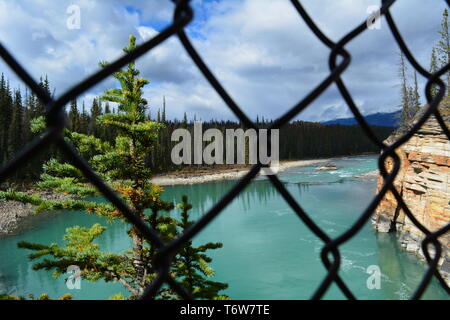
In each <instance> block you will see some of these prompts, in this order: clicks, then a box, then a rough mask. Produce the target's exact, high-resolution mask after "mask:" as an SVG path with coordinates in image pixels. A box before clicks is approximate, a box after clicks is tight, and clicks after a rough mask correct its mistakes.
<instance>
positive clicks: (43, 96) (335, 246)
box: [0, 0, 450, 299]
mask: <svg viewBox="0 0 450 320" xmlns="http://www.w3.org/2000/svg"><path fill="white" fill-rule="evenodd" d="M445 1H446V3H447V5H448V6H450V0H445ZM173 2H174V4H175V7H174V16H173V21H172V23H171V24H170V25H169V26H168V27H166V28H165V29H164V30H163V31H161V32H160V33H159V34H157V35H156V36H154V37H153V38H152V39H150V40H148V41H146V42H145V43H143V44H142V45H140V46H139V47H137V48H136V49H135V50H133V51H132V52H130V53H128V54H126V55H124V56H122V57H121V58H119V59H118V60H116V61H114V62H113V63H111V64H109V65H108V66H107V67H105V68H103V69H101V70H99V71H98V72H96V73H94V74H93V75H91V76H89V77H88V78H86V79H85V80H84V81H82V82H80V83H78V84H77V85H75V86H74V87H72V88H71V89H69V90H68V91H67V92H65V93H64V94H62V95H61V96H60V97H59V98H57V99H53V98H52V97H50V96H49V95H48V94H47V93H46V92H44V90H43V89H42V88H41V87H40V86H39V85H38V83H37V82H35V81H34V80H33V79H32V77H31V76H30V74H29V73H28V72H27V71H26V70H25V69H24V68H23V67H22V66H21V65H20V64H19V63H18V62H17V60H16V59H15V58H14V57H13V55H12V54H10V53H9V52H8V50H6V48H5V47H4V46H3V44H1V43H0V56H1V57H2V58H3V60H4V61H5V62H6V64H7V65H8V66H9V67H10V68H11V69H12V70H13V71H14V72H15V73H16V75H17V76H18V77H19V78H20V79H21V80H22V81H23V82H25V84H26V85H28V87H29V88H30V89H31V90H32V91H33V92H34V94H36V96H37V97H38V99H40V100H41V101H42V102H43V103H45V105H46V118H47V124H48V128H47V129H46V131H45V132H44V133H43V134H42V135H41V136H39V137H38V138H36V139H34V140H33V141H31V142H29V143H28V144H27V145H26V146H25V147H24V148H23V149H22V150H21V151H19V152H18V153H17V154H16V155H15V156H14V157H13V158H12V159H11V160H10V161H9V162H8V163H6V164H5V165H4V166H3V167H2V168H1V169H0V183H1V182H2V181H5V179H7V178H8V177H9V176H10V175H12V174H13V173H14V172H15V171H17V170H19V169H20V168H21V167H22V166H23V165H25V164H26V162H27V161H28V160H29V159H30V158H31V157H34V156H36V155H37V154H38V153H39V152H41V151H42V149H43V148H46V147H48V146H50V145H56V146H57V147H58V148H59V149H60V150H61V151H62V152H63V153H64V154H65V155H67V156H68V158H69V159H70V161H71V163H72V164H73V165H74V166H76V167H77V168H78V169H80V170H81V171H82V172H83V174H84V175H85V176H86V178H87V179H88V180H89V181H90V182H91V183H92V184H93V185H94V186H95V187H96V188H97V189H98V190H99V192H101V193H102V194H103V195H104V196H105V197H106V198H107V199H108V200H109V201H110V202H111V203H112V204H114V205H115V206H116V207H117V208H118V209H119V210H120V211H121V212H122V214H123V215H124V216H125V217H126V218H127V219H128V221H129V222H130V223H132V224H133V225H134V226H135V227H136V228H137V229H138V230H139V232H141V234H142V235H143V236H144V237H146V238H147V239H148V241H150V242H151V243H152V244H153V245H155V246H156V247H157V248H158V250H159V254H158V255H157V257H156V259H155V261H153V263H154V265H155V266H156V267H157V271H158V276H157V277H156V278H155V280H154V281H153V282H152V283H151V284H149V285H148V286H147V287H146V288H145V290H144V292H143V294H142V295H141V297H140V298H141V299H149V298H152V297H154V296H155V295H156V293H157V291H158V290H159V289H160V288H161V287H162V286H163V285H165V284H167V285H169V286H170V287H171V288H172V289H173V290H174V291H176V292H177V293H178V294H179V295H180V296H181V297H182V298H184V299H192V298H193V297H192V295H191V293H190V292H188V291H186V290H185V289H184V288H183V287H182V286H181V285H180V284H179V283H178V282H177V281H176V280H175V279H173V278H172V277H171V276H170V275H169V269H170V266H171V260H172V257H173V253H174V252H176V251H177V249H178V248H180V247H181V246H182V245H183V244H184V243H186V242H187V241H189V240H191V239H192V238H193V237H194V236H195V235H197V234H198V233H199V232H201V231H202V230H203V229H204V228H205V227H206V226H207V225H208V224H209V223H210V222H211V221H212V220H213V219H214V218H215V217H216V216H217V215H219V214H220V213H221V212H222V210H223V209H224V208H225V207H226V206H227V205H228V204H230V202H231V201H233V199H234V198H235V197H236V196H237V195H238V194H239V193H240V192H241V191H242V190H243V189H244V188H245V187H246V186H247V185H248V184H249V183H250V182H251V181H252V180H253V179H254V178H255V177H256V175H257V174H258V172H259V171H260V169H261V168H262V167H264V166H265V165H263V164H261V163H258V164H256V165H254V166H253V167H252V168H251V170H250V171H249V172H248V173H247V174H246V175H245V176H244V177H243V178H242V179H240V180H239V182H238V183H237V184H236V185H235V186H234V187H233V188H232V189H231V190H230V191H229V192H228V193H227V194H226V195H224V196H223V197H222V198H221V200H220V201H219V202H218V203H217V204H216V205H215V206H214V207H213V208H211V209H210V210H209V211H207V212H206V213H205V214H204V215H203V216H202V217H201V218H200V219H199V220H198V221H197V222H196V223H195V224H193V225H192V226H191V227H190V228H189V229H188V230H186V231H185V232H184V233H183V234H182V235H181V236H179V237H178V238H176V239H175V240H172V241H171V242H170V243H164V242H163V241H162V239H161V238H160V236H159V235H158V233H157V232H156V231H155V230H153V229H151V228H150V227H149V226H148V224H146V223H145V222H144V221H143V220H141V218H139V217H138V216H137V215H135V214H134V213H133V211H132V210H131V209H130V208H129V207H128V206H127V205H126V204H125V203H124V202H123V201H122V200H121V199H120V198H119V196H118V195H117V194H116V193H115V192H114V191H113V190H112V189H111V188H110V187H108V186H107V184H106V183H105V182H104V181H103V180H102V179H101V178H100V177H99V176H98V175H97V174H96V173H95V172H94V170H93V169H92V168H91V167H90V166H89V164H88V163H87V162H86V160H85V159H83V158H82V157H81V156H80V155H79V154H78V153H77V151H76V150H75V148H74V147H73V146H71V145H70V144H68V143H67V142H66V141H65V140H64V139H63V129H64V128H65V125H66V118H65V111H64V108H65V105H66V104H67V103H69V102H70V101H71V100H73V99H75V98H76V97H77V96H79V95H80V94H82V93H83V92H85V91H86V90H88V89H90V88H91V87H93V86H95V85H96V84H98V83H99V82H101V81H102V80H104V79H106V78H107V77H109V76H110V75H112V74H113V73H114V72H116V71H118V70H119V69H120V68H122V67H124V66H125V65H127V64H128V63H130V62H132V61H134V60H136V59H137V58H139V57H141V56H143V55H144V54H146V53H147V52H149V51H150V50H152V49H154V48H155V47H157V46H158V45H160V44H161V43H163V42H164V41H165V40H167V39H168V38H170V37H175V36H176V37H178V39H179V40H180V41H181V43H182V45H183V47H184V48H185V50H186V51H187V53H188V55H189V56H190V57H191V59H192V61H193V62H194V63H195V65H196V66H197V67H198V68H199V70H200V71H201V72H202V74H203V75H204V77H205V78H206V80H207V81H208V82H209V83H210V85H211V86H212V87H213V88H214V90H215V91H216V92H217V93H218V94H219V95H220V97H221V98H222V99H223V100H224V102H225V103H226V105H227V106H228V107H229V108H230V110H231V111H232V112H233V113H234V114H235V115H236V116H237V117H238V119H239V120H240V121H241V122H242V124H243V125H244V126H245V127H246V128H253V129H258V126H257V125H256V124H255V123H254V122H252V121H251V120H250V119H249V118H248V117H247V115H246V114H245V113H244V111H243V110H242V109H241V108H240V107H239V105H238V104H237V103H236V102H235V101H234V100H233V99H232V98H231V96H230V95H229V94H228V93H227V91H226V90H225V89H224V88H223V87H222V85H221V83H220V82H219V81H218V79H217V78H216V77H215V76H214V75H213V73H212V72H211V71H210V69H209V68H208V66H207V65H206V64H205V62H204V61H203V60H202V58H201V56H200V55H199V53H198V52H197V51H196V49H195V48H194V46H193V45H192V43H191V41H190V39H189V37H188V36H187V34H186V32H185V28H186V27H187V26H188V25H189V23H190V22H191V21H192V19H193V16H194V11H193V9H192V7H191V6H190V0H173ZM291 2H292V4H293V7H294V8H295V10H296V11H297V12H298V14H299V16H300V18H301V19H303V21H304V22H305V23H306V24H307V25H308V27H309V28H310V29H311V32H313V33H314V34H315V36H316V37H317V38H318V39H319V40H320V41H321V42H323V43H324V44H325V45H326V46H327V47H328V48H329V49H330V54H329V60H328V65H329V69H330V73H329V74H328V76H327V77H326V78H325V79H324V80H323V81H322V82H321V83H320V84H319V85H318V86H317V87H315V88H314V90H312V91H311V92H310V93H309V94H308V95H306V96H305V97H304V98H303V99H302V100H300V101H299V102H298V103H297V104H296V105H295V106H293V107H292V108H291V109H289V111H288V112H286V113H285V114H284V115H283V116H281V117H280V118H278V119H277V120H275V121H274V122H273V124H272V126H271V128H269V129H280V128H281V127H282V126H284V125H285V124H287V123H288V122H289V121H290V120H292V119H293V118H294V117H295V116H297V115H298V114H299V113H300V112H301V111H302V110H304V109H305V108H307V107H308V106H309V105H311V103H312V102H313V101H314V100H315V99H316V98H317V97H319V96H320V95H321V94H322V93H323V92H324V91H325V90H326V89H327V88H329V87H330V86H331V85H332V84H336V85H337V87H338V89H339V92H340V94H341V96H342V98H343V99H344V100H345V102H346V103H347V105H348V107H349V108H350V110H351V112H352V113H353V115H354V117H355V119H356V120H357V122H358V124H359V126H361V128H362V129H363V131H364V132H365V134H366V135H367V136H368V137H369V138H370V140H371V141H372V142H373V143H374V144H376V145H377V146H378V147H379V148H380V149H381V150H382V152H381V155H380V157H379V159H378V166H379V170H380V173H381V175H382V177H383V179H384V184H383V186H382V187H381V189H380V190H379V192H378V194H377V195H376V196H375V197H374V198H373V199H372V201H371V202H370V204H369V205H368V206H367V208H366V209H365V210H364V212H362V213H361V215H360V216H359V217H358V219H357V221H356V222H355V223H353V225H351V226H350V228H349V229H347V231H345V232H344V233H342V234H341V235H339V236H338V237H336V238H331V237H330V236H329V235H327V234H326V232H325V231H324V230H322V229H321V228H319V227H318V225H317V224H316V223H315V222H314V221H313V220H312V219H311V217H310V216H309V215H308V214H307V213H306V212H305V211H304V210H303V209H302V207H301V205H300V204H299V203H298V202H297V201H296V200H294V198H293V197H292V195H291V194H290V193H289V192H288V191H287V189H286V188H285V187H284V185H283V183H282V182H281V181H280V180H279V178H278V177H277V175H269V176H268V178H269V179H270V181H271V183H272V184H273V186H274V187H275V188H276V189H277V191H278V192H279V193H280V194H281V195H282V197H283V198H284V199H285V201H286V202H287V203H288V204H289V206H290V207H291V208H292V210H293V211H294V212H295V213H296V214H297V216H298V217H299V218H300V219H301V220H302V221H303V223H304V224H306V225H307V226H308V227H309V228H310V229H311V231H312V232H314V234H315V235H316V236H317V237H318V238H320V239H321V240H322V241H323V243H324V246H323V248H322V250H321V260H322V263H323V264H324V266H325V268H326V269H327V270H328V272H327V275H326V276H325V278H324V279H323V280H322V281H321V282H320V284H319V285H318V288H317V289H316V290H315V292H313V293H312V296H311V299H321V298H322V297H323V296H324V294H325V293H326V292H327V290H328V289H329V288H330V286H331V284H332V283H333V282H334V283H336V284H337V286H338V287H339V289H340V290H341V291H342V293H343V294H344V295H345V297H346V298H348V299H356V298H357V297H356V296H355V295H354V294H353V293H352V291H351V290H350V289H349V287H348V286H347V284H346V283H345V282H344V281H343V280H342V278H341V277H340V276H339V267H340V264H341V254H340V251H339V246H341V245H342V244H343V243H345V242H346V241H348V240H349V239H351V238H352V237H353V236H354V235H355V234H356V233H357V232H359V231H360V230H361V228H362V227H363V226H364V225H365V224H366V223H367V222H368V221H369V220H370V217H371V215H372V213H373V212H374V210H375V209H376V208H377V206H378V205H379V203H380V201H381V200H382V199H383V197H384V196H385V195H386V193H387V192H391V193H392V194H393V196H394V197H395V199H396V200H397V202H398V204H399V205H400V207H401V209H402V210H403V211H404V213H405V215H406V216H407V217H408V218H409V219H410V220H411V221H412V223H413V224H414V225H415V226H416V227H417V228H418V229H419V230H420V231H421V232H423V233H424V235H425V238H424V240H423V241H422V250H423V253H424V256H425V258H426V260H427V263H428V268H427V271H426V272H425V274H424V276H423V278H422V280H421V282H420V284H419V286H418V287H417V288H416V290H415V292H414V294H413V295H412V297H411V299H419V298H420V297H421V296H422V294H423V293H424V291H425V290H426V288H427V287H428V285H429V284H430V281H431V279H432V278H433V276H434V277H436V278H437V279H438V281H439V283H440V284H441V285H442V287H443V288H444V289H445V291H446V292H447V293H450V288H449V287H448V286H447V284H446V282H445V280H444V279H443V278H442V276H441V274H440V273H439V271H438V268H437V266H438V263H439V259H440V258H441V255H442V246H441V244H440V242H439V241H438V240H439V237H440V236H442V235H444V234H445V233H447V232H448V231H449V229H450V223H448V224H446V225H445V226H444V227H442V228H441V229H439V230H435V231H433V232H431V231H430V230H428V229H427V228H426V227H425V226H423V225H422V224H421V223H420V222H419V221H418V220H417V219H416V217H415V215H414V213H413V212H411V210H410V209H409V208H408V206H407V205H406V204H405V202H404V201H403V199H402V197H401V195H400V194H399V192H398V191H397V189H396V188H395V187H394V185H393V182H394V179H395V177H396V176H397V174H398V172H399V169H400V166H401V163H400V161H401V160H400V158H399V156H398V155H397V154H396V153H395V149H397V148H398V147H400V146H401V145H403V144H404V143H405V142H407V141H408V140H409V139H410V138H411V137H412V136H413V134H414V133H416V132H417V131H418V130H419V129H420V128H421V126H422V125H423V124H424V123H425V122H426V121H427V119H428V118H429V117H430V116H432V115H434V117H435V118H436V119H437V121H438V123H439V125H440V126H441V128H442V130H443V132H444V133H445V135H446V137H447V138H448V139H449V140H450V131H449V129H448V127H447V126H446V124H445V122H444V120H443V118H442V116H441V114H440V112H439V110H438V105H439V103H440V102H441V101H442V100H443V98H444V95H445V93H446V88H445V84H444V83H443V81H442V80H441V79H440V77H441V76H442V75H444V74H445V73H446V72H448V71H449V70H450V64H447V65H445V66H444V67H443V68H441V69H440V70H439V71H438V72H436V73H434V74H431V73H429V72H428V71H427V70H426V69H425V68H423V67H422V66H421V65H420V64H419V63H418V62H417V60H416V59H415V57H414V55H413V54H412V53H411V51H410V50H409V49H408V46H407V45H406V43H405V41H404V40H403V38H402V36H401V34H400V32H399V30H398V29H397V26H396V23H395V21H394V19H393V17H392V15H391V13H390V11H389V10H390V8H391V6H392V5H393V4H394V3H395V2H396V0H382V1H381V9H380V15H381V16H382V17H383V16H384V17H385V19H386V21H387V24H388V26H389V29H390V31H391V33H392V35H393V37H394V39H395V41H396V42H397V44H398V46H399V48H400V50H401V51H402V52H403V54H404V55H405V56H406V58H407V59H408V61H409V63H410V64H411V65H412V66H413V67H414V68H415V70H417V72H418V73H420V74H421V75H422V76H423V77H425V78H426V79H427V85H426V92H425V94H426V99H427V107H426V110H424V112H423V114H422V116H421V117H420V119H418V121H417V122H416V123H415V124H414V125H413V127H412V128H410V130H408V132H407V133H405V134H404V135H403V136H402V137H401V138H399V139H398V140H397V141H395V142H394V143H393V144H391V145H387V144H386V143H385V142H383V141H380V140H379V139H378V138H377V136H376V135H375V134H374V132H373V131H372V129H371V127H370V126H369V125H368V123H367V122H366V121H365V119H364V117H363V116H362V115H361V113H360V111H359V109H358V107H357V106H356V104H355V103H354V101H353V98H352V96H351V94H350V93H349V91H348V89H347V87H346V85H345V83H344V81H343V80H342V78H341V76H342V74H343V72H344V71H345V70H346V69H347V67H348V66H349V65H350V60H351V55H350V53H349V52H348V51H347V50H346V49H345V46H346V45H347V44H348V43H350V42H351V41H352V40H354V39H355V38H356V37H358V36H359V35H361V34H362V33H363V32H365V31H366V30H367V29H368V24H367V22H366V20H365V19H364V21H363V22H362V23H361V24H359V25H358V26H357V27H356V28H355V29H353V30H351V31H350V32H349V33H347V34H346V35H345V36H344V37H343V38H342V39H340V40H339V41H338V42H333V41H332V40H331V39H330V38H328V37H327V36H326V35H325V34H324V33H323V32H322V31H321V30H320V28H319V27H318V26H317V25H316V24H315V22H314V20H313V19H312V18H311V17H310V16H309V15H308V13H307V12H306V11H305V9H304V7H303V6H302V4H301V3H300V1H298V0H291ZM338 61H339V62H338ZM433 86H437V87H438V88H439V93H438V94H437V95H436V96H435V97H434V98H433V97H432V95H431V89H432V87H433ZM269 140H270V139H269ZM388 158H390V159H391V160H392V161H393V163H394V165H393V168H392V170H390V171H389V172H388V170H387V169H386V168H385V160H386V159H388ZM429 246H431V247H432V248H433V249H434V250H433V251H434V252H433V254H432V253H431V251H430V248H429Z"/></svg>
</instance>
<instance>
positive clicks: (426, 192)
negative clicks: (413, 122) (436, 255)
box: [372, 116, 450, 282]
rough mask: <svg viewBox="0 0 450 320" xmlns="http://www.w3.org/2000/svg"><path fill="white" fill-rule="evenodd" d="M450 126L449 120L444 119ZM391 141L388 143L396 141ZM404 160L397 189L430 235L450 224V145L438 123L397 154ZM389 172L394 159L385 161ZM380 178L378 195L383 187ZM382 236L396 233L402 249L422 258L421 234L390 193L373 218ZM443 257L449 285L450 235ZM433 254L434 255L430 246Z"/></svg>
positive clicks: (428, 124)
mask: <svg viewBox="0 0 450 320" xmlns="http://www.w3.org/2000/svg"><path fill="white" fill-rule="evenodd" d="M444 120H445V123H446V124H447V126H449V125H450V116H445V117H444ZM395 138H396V137H390V138H388V140H387V141H386V142H387V143H389V142H392V141H394V139H395ZM397 154H398V155H399V156H400V158H401V169H400V172H399V174H398V176H397V178H396V179H395V183H394V185H395V188H396V189H397V190H398V192H399V193H400V194H401V195H402V197H403V199H404V201H405V203H406V205H407V206H408V208H409V209H410V210H411V211H412V213H413V214H414V216H415V217H416V219H417V220H418V221H419V222H420V223H421V224H422V225H423V226H425V227H426V228H427V229H428V230H430V231H436V230H438V229H440V228H443V227H444V226H445V225H446V224H448V223H450V204H449V202H450V141H449V140H448V139H447V137H446V136H445V134H444V132H443V130H442V128H441V127H440V126H439V124H438V122H437V120H436V119H435V118H434V116H432V117H431V118H430V119H429V120H428V121H427V122H426V123H425V124H424V125H423V126H422V128H421V129H420V130H419V131H418V132H417V133H416V134H414V136H413V137H412V138H411V139H410V140H409V141H408V142H407V143H406V144H404V145H403V146H402V147H401V148H399V149H398V150H397ZM386 167H387V169H388V171H389V170H391V169H392V167H393V161H392V160H391V159H387V160H386ZM383 182H384V180H383V178H382V177H381V176H380V175H379V176H378V184H377V191H379V190H380V189H381V188H382V186H383ZM372 221H373V224H374V227H375V228H376V230H377V231H379V232H390V231H397V232H398V234H399V241H400V244H401V245H402V247H404V248H405V249H406V250H407V251H409V252H414V253H417V254H419V255H420V256H422V257H423V253H422V250H421V246H420V245H421V241H422V239H424V233H422V232H421V231H420V230H419V229H418V228H417V227H416V226H415V225H414V224H413V223H412V221H411V220H410V219H409V218H408V217H407V216H406V215H405V213H404V212H403V210H402V209H400V207H399V206H398V205H397V201H396V200H395V198H394V196H393V194H392V193H391V192H388V193H387V194H386V196H385V197H384V198H383V200H382V201H381V203H380V205H379V206H378V208H377V210H376V212H375V214H374V215H373V217H372ZM439 241H440V243H441V244H442V249H443V254H442V259H441V260H440V261H439V266H440V270H441V273H442V274H443V275H444V276H445V277H446V280H447V282H449V279H450V277H449V274H450V232H447V233H446V234H444V235H442V236H441V237H440V238H439ZM430 252H434V250H433V248H432V246H430Z"/></svg>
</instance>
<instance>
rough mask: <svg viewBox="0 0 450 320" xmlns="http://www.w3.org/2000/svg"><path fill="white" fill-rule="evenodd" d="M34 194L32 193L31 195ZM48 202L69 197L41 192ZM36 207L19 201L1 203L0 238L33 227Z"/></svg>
mask: <svg viewBox="0 0 450 320" xmlns="http://www.w3.org/2000/svg"><path fill="white" fill-rule="evenodd" d="M31 193H33V192H31V191H30V194H31ZM41 196H42V197H43V198H44V199H46V200H60V199H67V198H68V197H70V196H68V195H63V194H57V193H51V192H41ZM33 210H34V207H33V206H32V205H31V204H23V203H20V202H17V201H0V238H1V237H4V236H8V235H14V234H17V233H19V232H20V231H22V230H25V229H28V228H30V227H31V222H32V221H33V220H34V219H36V215H34V214H33Z"/></svg>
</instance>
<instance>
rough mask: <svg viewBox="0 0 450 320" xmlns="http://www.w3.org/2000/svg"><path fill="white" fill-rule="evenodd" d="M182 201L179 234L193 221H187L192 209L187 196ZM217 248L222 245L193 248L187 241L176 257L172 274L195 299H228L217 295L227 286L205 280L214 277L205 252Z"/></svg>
mask: <svg viewBox="0 0 450 320" xmlns="http://www.w3.org/2000/svg"><path fill="white" fill-rule="evenodd" d="M182 201H183V202H182V203H180V204H178V206H177V207H178V208H179V209H180V210H181V221H180V222H178V227H179V229H180V232H181V233H182V232H185V231H186V230H187V229H188V228H189V227H190V226H191V225H192V224H193V221H191V220H189V210H191V209H192V205H191V204H189V203H188V199H187V196H183V197H182ZM219 248H222V243H212V242H209V243H206V244H204V245H201V246H199V247H194V246H193V245H192V241H188V242H187V243H185V244H184V245H183V246H182V248H181V250H180V252H179V253H178V255H177V258H178V262H177V263H176V265H175V267H174V272H175V273H176V274H177V276H178V277H179V278H181V279H183V280H182V284H183V285H184V286H185V287H186V288H188V289H189V290H190V291H191V292H192V293H193V295H194V297H195V298H199V299H216V298H219V297H221V298H228V297H226V296H221V295H220V294H219V291H221V290H224V289H226V288H227V287H228V285H227V284H225V283H221V282H216V281H211V280H208V279H207V278H210V277H213V276H214V270H213V269H212V268H211V267H210V265H209V263H210V262H211V261H212V259H211V258H210V257H209V256H208V255H207V254H206V253H205V252H206V251H208V250H215V249H219Z"/></svg>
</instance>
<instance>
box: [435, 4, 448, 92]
mask: <svg viewBox="0 0 450 320" xmlns="http://www.w3.org/2000/svg"><path fill="white" fill-rule="evenodd" d="M439 35H440V36H441V38H440V40H439V41H438V44H437V52H438V54H439V56H438V59H439V64H440V67H441V68H442V67H444V66H445V65H446V64H448V63H449V62H450V32H449V24H448V10H447V9H445V10H444V12H443V14H442V22H441V30H440V31H439ZM446 81H447V95H449V88H450V72H447V74H446Z"/></svg>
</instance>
